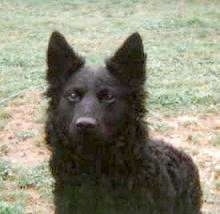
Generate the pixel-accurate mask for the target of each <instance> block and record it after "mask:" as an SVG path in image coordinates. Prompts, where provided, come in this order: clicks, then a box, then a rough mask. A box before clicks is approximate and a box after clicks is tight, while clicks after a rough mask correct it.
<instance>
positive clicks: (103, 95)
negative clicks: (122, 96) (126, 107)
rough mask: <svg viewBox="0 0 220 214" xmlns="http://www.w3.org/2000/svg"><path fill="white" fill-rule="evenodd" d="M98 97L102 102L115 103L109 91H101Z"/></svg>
mask: <svg viewBox="0 0 220 214" xmlns="http://www.w3.org/2000/svg"><path fill="white" fill-rule="evenodd" d="M98 97H99V99H100V100H101V101H103V102H108V103H112V102H114V101H115V97H114V95H113V94H112V93H111V92H110V91H108V90H103V91H101V92H100V93H99V95H98Z"/></svg>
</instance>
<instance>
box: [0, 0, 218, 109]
mask: <svg viewBox="0 0 220 214" xmlns="http://www.w3.org/2000/svg"><path fill="white" fill-rule="evenodd" d="M0 6H1V8H2V9H1V11H0V17H1V19H0V31H1V38H0V50H1V55H0V65H1V66H0V97H1V99H2V101H1V104H7V103H8V102H9V101H10V100H11V99H13V98H14V96H16V95H17V94H19V93H24V91H26V90H30V89H32V88H40V89H41V90H44V88H45V81H44V77H45V69H46V65H45V55H46V48H47V43H48V38H49V35H50V33H51V32H52V31H53V30H54V29H57V30H59V31H61V32H62V33H64V35H65V36H66V37H67V39H68V40H69V41H70V43H71V44H73V45H74V47H75V48H76V50H78V51H79V52H80V53H81V54H83V55H85V56H87V58H88V60H87V61H88V62H89V63H92V64H99V63H103V59H104V58H105V57H106V56H109V55H110V54H111V53H113V52H114V50H115V49H116V48H117V47H118V46H119V45H120V43H121V42H122V41H123V39H125V38H126V37H127V36H128V35H129V34H130V33H132V32H134V31H139V32H140V33H141V35H142V36H143V40H144V45H145V50H146V52H147V53H148V84H147V88H148V90H149V94H150V98H149V101H148V103H149V105H150V108H151V109H159V110H167V109H168V110H171V111H173V110H174V109H175V111H176V110H177V109H180V110H182V109H183V110H195V109H201V110H206V111H207V110H215V111H217V110H218V109H219V103H220V102H219V101H220V92H219V91H220V84H219V81H220V55H219V53H220V42H219V41H220V35H219V29H220V22H219V18H220V13H219V10H218V8H219V6H220V3H219V1H217V0H216V1H204V2H201V1H187V2H186V3H185V10H184V11H185V13H184V16H183V17H180V16H179V15H178V9H177V8H178V3H177V2H176V1H147V2H144V1H137V0H136V1H134V0H133V1H132V0H130V1H114V0H112V1H106V2H102V1H95V0H87V1H79V0H75V1H71V0H62V1H59V2H57V1H56V2H54V1H34V0H26V1H21V0H20V1H19V0H11V1H10V2H9V1H6V0H3V1H1V3H0ZM11 14H13V16H12V15H11Z"/></svg>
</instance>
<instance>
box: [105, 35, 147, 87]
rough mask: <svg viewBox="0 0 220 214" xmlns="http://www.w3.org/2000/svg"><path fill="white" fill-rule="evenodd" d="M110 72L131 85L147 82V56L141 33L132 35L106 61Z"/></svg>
mask: <svg viewBox="0 0 220 214" xmlns="http://www.w3.org/2000/svg"><path fill="white" fill-rule="evenodd" d="M106 66H107V68H108V70H109V71H110V72H111V73H112V74H113V75H115V76H116V77H117V78H119V79H120V80H122V81H123V82H125V83H127V84H129V85H140V84H143V83H144V81H145V75H146V68H145V66H146V54H145V53H144V47H143V43H142V39H141V36H140V35H139V33H133V34H132V35H130V36H129V37H128V38H127V39H126V40H125V42H124V43H123V44H122V46H121V47H120V48H119V49H118V50H117V51H116V52H115V54H114V55H113V56H112V57H111V58H110V59H108V60H107V61H106Z"/></svg>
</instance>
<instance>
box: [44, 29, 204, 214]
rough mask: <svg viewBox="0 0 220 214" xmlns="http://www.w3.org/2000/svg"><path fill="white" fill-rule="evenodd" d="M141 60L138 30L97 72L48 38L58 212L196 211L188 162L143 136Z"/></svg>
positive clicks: (61, 41) (195, 183)
mask: <svg viewBox="0 0 220 214" xmlns="http://www.w3.org/2000/svg"><path fill="white" fill-rule="evenodd" d="M145 62H146V55H145V54H144V49H143V44H142V40H141V37H140V35H139V34H138V33H134V34H132V35H131V36H130V37H129V38H128V39H127V40H126V41H125V42H124V44H123V45H122V46H121V47H120V48H119V49H118V50H117V51H116V53H115V54H114V55H113V56H112V57H111V58H109V59H108V60H107V61H106V66H103V67H99V68H91V67H87V66H85V62H84V59H83V58H82V57H80V56H79V55H77V54H76V53H75V52H74V51H73V49H72V48H71V47H70V46H69V45H68V43H67V42H66V40H65V38H64V37H63V36H62V35H61V34H60V33H58V32H53V33H52V35H51V38H50V42H49V47H48V52H47V63H48V71H47V81H48V85H49V86H48V90H47V96H48V97H49V98H50V102H49V108H48V119H47V125H46V136H47V137H46V140H47V143H48V145H49V146H50V148H51V150H52V157H51V160H50V167H51V171H52V174H53V176H54V178H55V205H56V211H55V212H56V213H57V214H69V213H73V214H75V213H76V214H199V213H200V206H201V195H202V193H201V188H200V182H199V175H198V170H197V168H196V166H195V165H194V163H193V162H192V160H191V158H190V157H189V156H187V155H186V154H185V153H183V152H180V151H178V150H176V149H174V148H173V147H172V146H170V145H167V144H166V143H164V142H157V141H152V140H150V139H149V137H148V130H147V127H146V124H145V122H144V119H143V117H144V115H145V92H144V82H145V76H146V73H145Z"/></svg>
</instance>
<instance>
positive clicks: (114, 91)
mask: <svg viewBox="0 0 220 214" xmlns="http://www.w3.org/2000/svg"><path fill="white" fill-rule="evenodd" d="M145 60H146V57H145V54H144V49H143V44H142V40H141V37H140V35H139V34H138V33H134V34H132V35H131V36H129V37H128V38H127V39H126V40H125V42H124V43H123V44H122V46H121V47H120V48H119V49H118V50H117V51H116V52H115V54H114V55H113V56H112V57H110V58H109V59H108V60H106V63H105V66H103V67H99V68H92V67H88V66H86V65H85V61H84V59H83V58H82V57H81V56H79V55H78V54H76V53H75V52H74V50H73V49H72V48H71V47H70V45H69V44H68V43H67V41H66V40H65V38H64V37H63V35H62V34H60V33H59V32H53V33H52V35H51V37H50V41H49V46H48V51H47V65H48V70H47V81H48V84H49V87H48V90H47V96H48V97H49V98H51V102H50V105H51V107H52V109H53V112H54V115H53V117H54V118H55V124H56V125H55V126H56V127H55V128H56V129H60V130H58V131H61V132H62V134H64V135H66V136H67V137H68V138H69V139H73V140H77V139H82V138H83V139H85V138H87V139H93V137H96V138H99V139H104V140H108V139H110V138H111V137H113V136H115V135H118V134H119V133H120V132H121V131H125V130H123V129H125V128H126V125H127V123H128V122H129V121H130V122H132V121H134V120H137V119H138V117H140V115H142V113H143V112H144V107H143V105H142V103H141V102H143V100H142V99H143V96H144V91H143V84H144V81H145ZM139 119H140V118H139Z"/></svg>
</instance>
